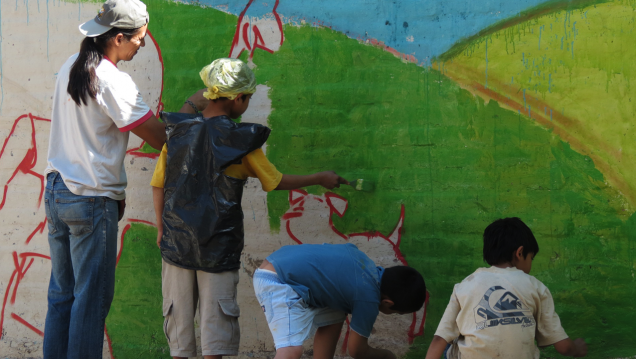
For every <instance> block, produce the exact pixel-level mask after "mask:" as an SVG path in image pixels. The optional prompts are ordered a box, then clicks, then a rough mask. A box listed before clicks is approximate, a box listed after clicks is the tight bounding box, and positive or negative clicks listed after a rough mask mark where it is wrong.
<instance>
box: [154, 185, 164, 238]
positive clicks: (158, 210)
mask: <svg viewBox="0 0 636 359" xmlns="http://www.w3.org/2000/svg"><path fill="white" fill-rule="evenodd" d="M152 203H153V204H154V206H155V217H156V218H157V247H159V248H161V237H163V221H162V220H161V217H162V216H163V188H160V187H154V186H153V187H152Z"/></svg>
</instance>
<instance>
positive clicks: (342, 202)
mask: <svg viewBox="0 0 636 359" xmlns="http://www.w3.org/2000/svg"><path fill="white" fill-rule="evenodd" d="M323 197H324V200H323V199H322V198H321V197H319V196H315V195H311V194H309V193H307V192H306V191H304V190H291V191H289V207H290V209H289V210H288V211H287V213H285V214H284V215H283V217H282V218H281V221H282V222H285V229H286V231H287V235H288V236H289V237H290V238H291V239H292V240H293V241H294V242H296V243H298V244H302V243H303V241H302V240H301V239H300V238H298V237H299V236H298V235H296V234H295V233H294V231H293V230H292V227H291V222H292V221H293V220H294V218H299V217H302V216H303V214H304V212H305V202H306V200H307V199H311V200H317V201H319V202H323V201H324V202H326V203H327V205H328V208H329V227H330V228H331V230H332V231H333V232H334V233H335V234H337V235H338V236H339V237H341V238H343V239H344V240H345V241H348V242H350V241H351V240H356V239H358V240H364V239H366V240H367V241H370V240H371V239H377V238H379V239H382V240H385V241H386V242H388V243H389V245H390V247H391V249H392V250H393V252H394V253H395V258H396V259H397V260H399V261H400V262H401V263H402V264H403V265H406V266H408V263H407V261H406V259H405V258H404V255H403V254H402V252H401V250H400V243H401V241H402V229H403V226H404V217H405V206H404V204H402V205H401V206H400V217H399V219H398V222H397V224H396V225H395V227H394V228H393V230H392V231H391V233H390V234H389V235H384V234H382V233H380V232H378V231H375V232H361V233H350V234H348V235H346V234H343V233H342V232H341V231H339V230H338V229H337V228H336V227H335V226H334V224H333V216H334V214H335V215H337V216H338V217H340V218H342V217H343V216H344V214H345V212H346V211H347V209H348V208H349V201H348V200H347V199H346V198H344V197H342V196H340V195H337V194H335V193H332V192H327V193H325V194H324V195H323ZM360 237H362V238H360ZM428 301H429V293H428V292H427V293H426V300H425V302H424V311H423V314H422V318H421V319H420V320H418V318H417V313H413V319H412V321H411V324H410V326H409V328H408V331H407V339H408V343H409V344H412V343H413V341H414V339H415V337H418V336H423V335H424V326H425V322H426V312H427V308H428ZM348 337H349V321H348V320H347V330H346V332H345V338H344V341H343V347H342V353H343V354H344V353H346V349H347V347H346V345H347V339H348Z"/></svg>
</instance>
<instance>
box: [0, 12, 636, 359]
mask: <svg viewBox="0 0 636 359" xmlns="http://www.w3.org/2000/svg"><path fill="white" fill-rule="evenodd" d="M146 4H147V5H148V9H149V13H150V24H149V27H148V30H149V32H148V36H147V38H146V46H145V47H144V48H142V49H141V50H140V51H139V53H138V55H137V56H136V57H135V58H134V59H133V61H131V62H128V63H120V69H123V70H124V71H126V72H128V73H129V74H130V75H131V76H132V77H133V79H134V81H135V83H136V84H137V85H138V87H139V89H140V91H141V92H142V95H143V97H144V100H145V101H146V102H147V103H148V104H149V105H150V107H151V108H152V109H153V110H154V111H155V112H157V111H159V110H162V109H165V110H167V111H177V110H178V109H179V108H180V107H181V105H182V103H183V101H184V100H185V99H186V98H187V97H188V96H189V95H190V94H192V93H194V92H195V91H196V90H198V89H199V88H201V87H202V86H203V85H202V83H201V80H200V79H199V76H198V72H199V70H200V69H201V68H202V67H203V66H205V65H207V64H208V63H210V62H211V61H212V60H213V59H215V58H219V57H227V56H231V57H238V58H241V59H243V60H244V61H246V62H248V63H249V64H250V66H251V67H253V69H254V72H255V74H256V77H257V81H258V84H259V85H258V88H257V92H256V94H255V95H254V97H253V99H252V100H251V105H250V108H249V109H248V111H247V112H246V113H245V114H244V115H243V116H242V118H241V121H244V122H257V123H261V124H265V125H267V126H269V127H270V128H271V129H272V134H271V136H270V138H269V140H268V142H267V145H266V148H265V151H266V154H267V157H268V158H269V159H270V161H271V162H272V163H273V164H274V165H276V167H277V168H278V169H279V170H280V171H281V172H283V173H289V174H307V173H313V172H317V171H324V170H335V171H336V172H338V173H339V174H341V175H342V176H344V177H346V178H348V179H357V178H363V179H365V181H367V182H372V183H373V184H374V189H373V191H370V192H365V191H355V190H353V189H351V188H340V189H335V190H332V191H327V190H325V189H322V188H318V187H310V188H306V189H303V190H295V191H274V192H270V193H265V192H263V191H262V190H261V187H260V183H259V182H258V180H249V181H248V183H247V185H246V188H245V193H244V198H243V210H244V216H245V219H244V221H245V238H246V246H245V250H244V252H243V257H242V268H241V269H240V271H239V272H240V284H239V304H240V307H241V317H240V325H241V350H240V355H239V356H240V357H273V355H274V346H273V341H272V338H271V335H270V333H269V330H268V328H267V323H266V322H265V318H264V315H263V314H262V310H261V308H260V306H259V305H258V302H257V301H256V298H255V296H254V293H253V287H252V283H251V277H252V276H253V273H254V271H255V269H256V268H257V267H258V266H259V265H260V263H261V262H262V260H263V259H264V258H265V257H266V256H267V255H269V254H270V253H272V252H273V251H274V250H276V249H277V248H279V247H281V246H283V245H293V244H297V243H324V242H328V243H346V242H351V243H354V244H356V245H357V246H358V247H359V248H360V249H361V250H363V251H364V252H366V253H367V254H369V255H370V256H371V257H372V258H373V259H374V260H375V261H376V263H377V264H378V265H382V266H391V265H409V266H412V267H414V268H416V269H417V270H419V271H420V272H421V273H422V274H423V275H424V277H425V279H426V283H427V287H428V292H429V295H430V298H429V301H428V302H427V304H426V306H425V308H423V309H422V310H420V311H419V312H417V313H415V314H414V315H405V316H385V315H382V314H381V315H380V316H379V318H378V320H377V322H376V325H375V327H374V331H373V334H372V336H371V339H370V342H371V345H375V346H380V347H385V348H388V349H391V350H393V351H394V352H395V353H396V354H398V355H399V356H400V357H408V358H420V357H423V356H424V354H425V353H426V350H427V348H428V344H429V343H430V341H431V339H432V336H433V334H434V332H435V329H436V328H437V325H438V323H439V321H440V318H441V316H442V314H443V312H444V309H445V308H446V305H447V303H448V298H449V297H450V294H451V292H452V289H453V285H454V284H455V283H458V282H460V281H461V280H462V279H463V278H465V277H466V276H468V275H469V274H470V273H472V272H473V271H474V270H475V269H476V268H479V267H483V266H485V263H484V262H483V261H482V259H481V258H482V257H481V251H482V240H481V235H482V233H483V230H484V228H485V227H486V226H487V225H488V224H489V223H491V222H492V221H493V220H495V219H498V218H502V217H513V216H517V217H520V218H521V219H522V220H523V221H524V222H525V223H527V224H528V226H529V227H530V228H531V229H532V230H533V232H534V234H535V236H536V238H537V240H538V242H539V246H540V252H539V254H538V255H537V257H536V258H535V260H534V264H533V268H532V272H531V274H532V275H534V276H535V277H536V278H538V279H539V280H541V281H542V282H543V283H544V284H546V285H547V286H548V288H550V290H551V292H552V295H553V297H554V300H555V305H556V309H557V312H558V313H559V315H560V318H561V322H562V324H563V327H564V328H565V330H566V332H567V333H568V334H569V335H570V337H572V338H576V337H583V338H585V339H586V341H587V342H588V343H589V353H590V354H589V357H591V358H619V357H633V356H636V345H634V344H632V343H633V340H632V336H633V331H634V329H636V326H635V325H634V324H633V323H634V322H636V308H635V304H634V301H633V298H634V296H635V295H636V279H635V271H636V217H634V208H635V205H636V167H634V166H633V163H635V160H636V141H634V140H635V139H636V138H635V131H634V117H635V116H634V115H635V114H636V107H635V106H636V87H632V84H634V82H632V81H631V80H633V79H632V76H636V62H634V61H633V59H634V57H636V48H635V47H634V46H633V43H634V40H635V39H636V34H635V33H634V24H635V21H634V20H635V15H636V10H635V9H636V2H635V1H633V0H569V1H566V0H553V1H547V2H546V1H541V0H519V1H505V0H492V1H484V0H477V1H450V2H449V1H441V0H431V1H427V2H422V1H414V0H403V1H382V0H364V1H362V0H350V1H335V0H324V1H307V0H294V1H292V0H266V1H262V0H261V1H254V0H196V1H195V0H184V1H176V2H175V1H165V0H148V1H147V2H146ZM99 7H100V4H99V3H98V2H85V1H77V0H73V1H68V2H65V1H62V0H57V1H56V0H15V1H13V0H11V1H9V0H0V20H1V26H0V145H1V146H2V147H1V148H0V299H1V300H2V307H1V313H0V357H2V358H40V357H42V338H43V331H44V320H45V316H46V310H47V302H46V293H47V287H48V280H49V276H50V258H49V247H48V243H47V226H46V216H45V210H44V206H43V200H42V195H43V191H44V187H43V186H44V182H43V180H44V179H43V176H42V174H43V171H44V169H45V167H46V157H47V150H48V146H49V145H50V144H51V145H55V144H54V143H50V142H49V141H50V140H49V129H50V117H51V100H52V96H53V87H54V84H55V80H56V76H57V71H58V70H59V68H60V66H61V65H62V63H63V62H64V61H65V60H66V59H67V58H68V57H69V56H71V55H72V54H74V53H75V52H77V51H78V49H79V44H80V41H81V40H82V36H81V34H80V33H79V31H78V30H77V26H78V25H79V24H80V23H82V22H84V21H87V20H88V19H90V18H92V17H93V16H94V15H95V14H96V12H97V10H98V9H99ZM52 140H54V139H52ZM128 149H129V151H128V154H127V156H126V159H125V165H126V171H127V175H128V181H129V183H128V189H127V205H128V206H127V209H126V214H125V217H124V219H123V220H122V221H121V222H120V224H119V234H118V250H119V253H118V265H117V274H116V275H117V279H116V280H117V281H116V293H115V299H114V302H113V305H112V308H111V311H110V314H109V316H108V318H107V321H106V328H105V336H104V357H105V358H118V359H124V358H168V357H169V352H168V347H167V343H166V339H165V337H164V334H163V332H162V330H163V329H162V328H163V317H162V298H161V276H160V275H161V258H160V254H159V250H158V249H157V247H156V243H155V240H156V233H157V231H156V223H155V216H154V211H153V206H152V197H151V187H150V186H149V182H150V178H151V176H152V173H153V170H154V167H155V164H156V160H157V157H158V153H157V151H155V150H153V149H152V148H150V147H149V146H148V145H146V144H144V143H143V142H142V141H141V140H140V139H139V138H137V137H135V136H134V135H133V136H131V139H130V143H129V145H128ZM348 330H349V329H348V326H347V325H345V328H344V329H343V332H342V336H341V340H340V343H339V349H338V351H337V356H346V353H344V351H343V348H344V345H345V341H346V338H347V334H348ZM305 347H306V348H305V349H306V355H308V356H310V355H311V343H310V342H308V343H306V345H305ZM556 356H558V354H557V353H556V352H555V351H554V349H552V348H548V349H545V350H543V351H542V357H556Z"/></svg>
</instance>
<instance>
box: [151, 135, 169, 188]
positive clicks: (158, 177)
mask: <svg viewBox="0 0 636 359" xmlns="http://www.w3.org/2000/svg"><path fill="white" fill-rule="evenodd" d="M167 158H168V147H167V146H166V145H165V144H164V145H163V148H162V149H161V154H160V155H159V158H158V159H157V165H155V172H154V173H153V174H152V180H150V185H151V186H153V187H158V188H163V184H164V182H165V180H166V163H167V162H168V159H167Z"/></svg>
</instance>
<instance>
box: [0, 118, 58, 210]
mask: <svg viewBox="0 0 636 359" xmlns="http://www.w3.org/2000/svg"><path fill="white" fill-rule="evenodd" d="M25 118H28V119H29V121H30V122H31V147H29V149H28V150H27V152H26V154H25V155H24V158H23V159H22V161H20V164H18V166H17V167H16V169H15V170H14V171H13V174H12V175H11V178H9V180H8V181H7V183H5V184H4V192H3V194H2V202H0V210H2V208H3V207H4V204H5V201H6V199H7V191H8V190H9V184H10V183H11V181H13V179H14V178H15V176H16V175H17V174H18V173H23V174H26V175H32V176H35V177H36V178H37V179H39V180H40V184H41V185H40V196H39V197H38V204H37V208H40V205H41V204H42V196H43V195H44V176H43V175H41V174H39V173H37V172H35V171H33V167H35V165H36V164H37V162H38V148H37V141H36V139H35V121H36V120H37V121H46V122H51V120H49V119H47V118H43V117H38V116H33V115H32V114H30V113H29V114H26V115H22V116H20V117H18V118H17V119H16V120H15V121H14V122H13V126H12V127H11V131H10V132H9V135H8V136H7V138H6V139H5V140H4V144H3V145H2V150H0V158H2V156H3V155H4V150H5V149H6V148H7V144H8V143H9V140H10V139H11V137H12V136H13V135H14V133H15V129H16V127H17V126H18V123H19V122H20V121H21V120H23V119H25Z"/></svg>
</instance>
